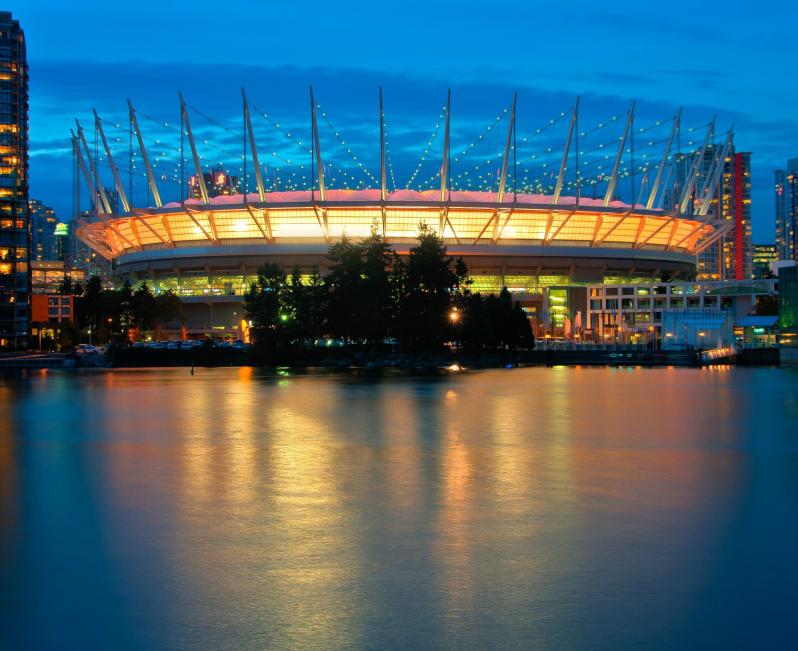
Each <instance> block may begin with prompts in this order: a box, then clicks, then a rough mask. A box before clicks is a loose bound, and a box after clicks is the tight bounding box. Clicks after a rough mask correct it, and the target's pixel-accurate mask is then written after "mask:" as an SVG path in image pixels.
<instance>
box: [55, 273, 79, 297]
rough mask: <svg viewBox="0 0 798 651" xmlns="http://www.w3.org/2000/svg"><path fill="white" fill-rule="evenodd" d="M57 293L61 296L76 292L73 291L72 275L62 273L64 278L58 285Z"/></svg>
mask: <svg viewBox="0 0 798 651" xmlns="http://www.w3.org/2000/svg"><path fill="white" fill-rule="evenodd" d="M58 293H59V294H61V295H63V296H66V295H69V294H75V293H77V292H76V291H75V285H74V284H73V283H72V276H67V275H64V279H63V280H62V281H61V285H60V286H59V287H58Z"/></svg>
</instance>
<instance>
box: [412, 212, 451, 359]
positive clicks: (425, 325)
mask: <svg viewBox="0 0 798 651" xmlns="http://www.w3.org/2000/svg"><path fill="white" fill-rule="evenodd" d="M465 271H466V270H465V265H464V264H456V263H455V262H454V261H453V260H452V258H450V257H449V256H448V255H447V252H446V246H445V244H444V243H443V240H442V239H441V238H440V237H439V236H438V235H437V234H436V233H435V231H433V230H432V229H430V228H429V227H428V226H427V225H426V224H423V223H422V224H419V234H418V244H417V245H416V246H415V247H413V248H412V249H411V250H410V255H409V256H408V260H407V270H406V278H405V282H406V286H405V292H404V295H403V296H402V298H401V306H400V309H401V317H400V318H401V330H402V336H403V338H404V341H403V343H404V344H405V345H406V346H408V347H409V348H411V349H421V350H432V349H435V348H437V347H439V346H440V345H441V344H442V343H443V342H444V341H446V340H447V339H448V338H450V336H451V328H450V323H451V321H450V312H451V308H452V307H453V306H454V305H455V303H454V299H455V297H456V296H457V294H458V293H459V292H460V289H461V286H462V285H463V283H464V282H465V280H466V277H465Z"/></svg>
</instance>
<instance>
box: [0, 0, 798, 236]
mask: <svg viewBox="0 0 798 651" xmlns="http://www.w3.org/2000/svg"><path fill="white" fill-rule="evenodd" d="M249 4H250V3H245V2H240V1H238V0H232V1H228V2H225V3H223V4H220V3H210V2H205V1H203V0H197V1H196V2H193V3H191V5H190V11H189V10H187V8H186V7H187V6H186V5H182V3H181V4H180V5H179V6H173V5H171V4H168V3H155V2H151V1H149V0H145V1H144V2H139V3H136V4H135V5H116V6H111V5H99V6H97V5H96V4H95V3H93V2H88V1H87V0H77V1H76V2H72V3H70V4H69V5H68V6H65V5H61V4H56V3H51V2H21V3H17V5H16V6H15V7H13V8H12V9H11V11H12V12H13V14H14V17H15V18H17V19H19V20H20V23H21V25H22V27H23V29H24V30H25V34H26V38H27V43H28V59H29V62H30V78H31V196H32V197H34V198H37V199H40V200H42V201H43V202H45V203H47V204H50V205H53V206H54V207H55V208H56V210H57V211H58V214H59V217H61V218H66V217H69V216H70V212H71V187H72V165H71V151H70V146H69V130H70V128H73V127H74V120H73V119H74V118H75V117H77V118H79V119H80V120H81V121H82V123H84V125H85V126H86V127H89V125H90V124H91V108H92V107H96V108H97V110H98V112H99V113H100V115H101V116H102V117H103V118H104V119H105V120H106V122H107V123H108V124H109V130H110V129H112V128H113V127H112V123H113V122H114V121H119V123H120V129H119V133H118V134H117V137H119V138H120V143H119V144H118V148H117V155H121V153H122V151H124V152H127V124H126V122H127V120H126V106H125V98H126V97H130V98H131V99H132V100H133V101H134V102H135V103H136V106H137V108H138V109H139V110H141V111H142V112H143V113H147V114H149V115H153V116H154V117H156V118H157V119H159V120H164V121H171V122H177V121H178V111H177V98H176V92H177V90H182V91H183V92H184V93H185V95H186V98H187V101H188V102H189V103H190V104H191V105H192V106H195V107H197V108H198V109H200V110H202V111H203V112H207V115H208V116H210V117H212V118H214V119H216V120H218V121H219V122H220V123H222V124H223V125H224V126H225V127H226V128H227V129H228V130H229V132H228V133H225V132H224V131H222V130H221V128H219V129H217V130H216V132H215V133H214V132H213V131H212V130H209V131H208V135H209V141H210V142H216V143H220V144H221V145H223V146H224V147H225V148H226V149H227V151H228V153H229V150H230V148H236V141H235V135H234V134H235V132H236V129H240V126H236V125H237V124H240V117H237V116H239V115H240V99H239V90H238V89H239V87H240V86H241V85H245V86H246V87H247V90H248V92H249V94H250V96H251V99H252V101H253V102H254V103H255V104H256V105H257V106H258V107H259V108H261V109H263V110H264V111H266V112H268V113H269V114H270V115H273V116H274V117H275V119H277V120H280V121H282V123H283V124H284V125H286V126H287V127H288V128H295V129H296V133H302V132H303V131H304V133H305V135H306V132H307V127H306V126H305V125H306V124H307V112H308V105H307V86H308V84H313V85H314V88H315V89H317V100H318V101H319V103H321V104H322V105H323V106H325V107H327V108H329V114H330V118H331V119H332V120H334V121H335V127H336V129H340V132H341V133H342V134H343V136H345V137H346V141H347V143H348V144H351V146H352V147H353V148H355V147H357V148H358V151H357V152H356V153H358V154H360V156H361V159H362V160H364V161H366V163H369V162H372V161H373V160H374V153H375V152H374V147H370V143H371V141H372V140H374V139H375V137H376V135H375V134H376V92H377V87H378V86H379V85H382V86H383V87H384V91H385V100H386V116H387V119H388V122H389V130H390V131H389V135H391V136H392V137H393V138H394V141H393V147H394V151H393V155H394V162H395V164H396V167H397V168H401V170H402V175H401V176H403V177H404V178H407V176H408V173H407V172H408V171H412V169H413V168H414V167H415V164H416V161H417V160H418V157H419V156H420V155H421V153H422V152H423V150H424V148H425V145H426V142H427V139H428V138H429V134H430V133H431V131H432V129H433V128H434V126H435V123H436V120H437V117H438V114H439V112H440V107H441V105H442V104H443V101H444V98H445V93H446V89H447V88H448V87H451V88H452V92H453V109H452V121H453V124H452V129H453V143H452V150H453V151H455V150H456V149H457V147H458V146H460V147H462V146H467V143H468V142H469V141H471V140H473V138H474V137H475V136H476V134H478V133H480V132H481V131H482V130H483V127H484V126H485V125H486V124H489V123H490V121H491V119H493V118H495V116H497V115H501V111H502V110H503V108H504V107H506V106H507V105H508V104H509V102H510V99H511V97H512V93H513V92H514V91H516V90H517V91H518V92H519V124H518V130H519V134H521V133H524V132H525V129H526V130H527V131H530V132H534V128H535V127H536V126H539V124H540V120H541V119H544V118H546V117H555V116H557V115H559V113H560V112H561V111H564V110H567V109H568V108H569V107H570V105H571V104H572V103H573V99H574V97H575V95H577V94H581V95H582V102H583V106H584V116H585V118H584V119H585V122H586V123H587V125H590V124H591V123H592V122H595V121H598V120H602V119H606V118H607V117H608V116H610V115H618V114H621V115H622V114H624V113H625V111H626V108H627V107H628V105H629V103H630V101H631V100H632V99H633V98H637V99H638V102H639V113H638V116H639V119H638V122H637V124H649V122H648V120H649V119H652V120H653V119H664V118H667V117H669V116H671V115H673V113H674V112H675V110H676V108H677V107H678V106H680V105H683V106H684V107H685V108H684V119H683V124H685V125H694V124H695V125H699V124H705V123H706V122H707V121H708V120H709V119H710V118H711V116H712V115H713V114H715V113H717V115H718V131H719V132H720V133H722V132H724V131H725V130H726V129H727V128H728V126H729V125H730V124H731V123H735V125H736V126H735V134H736V135H735V144H736V146H737V149H738V151H752V152H753V231H754V241H756V242H760V241H771V240H772V239H773V238H774V234H773V231H774V226H773V213H774V207H773V203H774V202H773V196H772V188H773V170H774V169H776V168H779V167H783V166H784V164H785V163H786V160H787V159H788V158H791V157H795V156H798V117H797V116H796V113H795V106H798V75H797V74H796V72H795V70H794V61H793V60H792V59H791V57H789V56H788V55H787V53H788V51H789V50H790V48H791V46H792V41H791V39H792V38H794V29H795V25H796V24H798V8H796V7H795V6H785V7H780V8H779V11H778V16H777V17H776V18H777V19H774V16H773V15H772V13H773V12H768V11H763V10H762V9H761V8H760V7H756V6H746V7H737V6H732V5H729V4H728V3H725V2H717V1H712V2H705V3H690V4H688V3H682V2H674V3H670V4H669V5H668V11H667V12H666V13H663V12H661V11H660V10H657V9H655V8H654V7H648V6H644V5H641V4H639V3H635V4H630V5H629V6H625V4H622V3H615V4H613V5H612V6H611V7H608V8H606V9H604V8H600V7H597V6H596V5H595V3H589V2H572V3H569V5H568V9H567V10H566V9H565V8H559V7H551V6H545V5H544V4H542V3H509V4H505V5H503V6H502V7H501V9H500V10H497V9H495V8H493V7H491V6H488V5H487V4H485V3H474V2H458V3H451V2H439V3H424V4H422V3H418V2H413V1H410V2H404V3H402V4H401V5H400V4H396V5H392V6H385V5H378V4H373V3H349V4H348V5H347V6H346V7H336V6H333V5H331V4H328V3H318V2H314V1H311V2H306V3H303V4H302V6H301V7H299V6H298V5H286V6H269V7H268V8H267V7H257V8H253V7H250V6H248V5H249ZM236 120H238V122H236ZM122 121H124V124H122ZM196 122H197V127H196V128H197V129H198V130H200V131H201V130H202V129H210V127H212V126H213V124H212V123H210V122H208V123H207V124H206V125H203V124H202V120H199V119H197V120H196ZM154 126H155V125H152V126H151V125H149V124H147V125H142V127H143V128H144V129H145V130H147V131H148V133H151V134H152V137H153V138H161V139H163V140H164V141H165V140H168V137H169V131H168V130H165V131H164V133H162V134H160V135H159V134H158V133H157V132H156V131H155V129H154V128H153V127H154ZM267 127H268V125H267V124H266V123H265V122H263V123H262V124H261V127H260V128H261V129H266V128H267ZM87 130H88V129H87ZM497 131H498V130H497ZM261 133H262V134H263V135H262V138H263V139H264V140H266V139H267V138H268V137H269V135H270V133H269V132H267V131H266V130H263V131H261ZM275 133H276V132H275ZM455 134H457V136H455ZM326 137H327V138H328V142H326V143H323V145H322V149H323V150H324V149H325V147H326V148H327V151H329V152H330V155H331V157H333V156H334V157H335V158H338V159H341V160H343V161H344V162H345V161H346V158H347V153H346V152H345V151H343V149H342V148H339V149H338V150H337V151H336V150H335V147H337V146H338V143H336V142H335V139H334V137H333V136H332V135H331V133H330V134H327V136H326ZM658 137H659V136H658ZM211 139H212V140H211ZM225 139H227V140H225ZM552 139H553V140H552V143H556V142H557V139H556V137H555V136H552ZM497 142H498V140H497ZM259 144H260V143H259ZM271 144H272V143H271V142H268V143H267V142H264V143H263V144H262V145H261V146H262V147H264V149H265V148H267V145H268V147H269V148H272V149H273V147H272V146H271ZM286 144H288V145H289V148H288V149H287V150H285V151H286V152H288V151H290V143H289V142H288V141H287V140H283V141H275V143H274V146H275V147H283V146H286ZM559 146H560V147H561V144H560V145H559ZM641 146H642V144H641ZM363 147H367V148H368V147H370V151H361V150H362V148H363ZM685 148H686V147H683V149H685ZM530 151H531V150H530ZM205 152H206V153H205V156H204V159H205V162H207V163H211V162H212V161H213V156H214V155H215V154H214V153H213V150H212V149H206V150H205ZM297 152H300V150H299V149H294V156H296V155H297ZM300 153H301V152H300ZM435 154H436V152H432V153H431V154H430V156H429V159H430V160H429V161H428V162H427V167H426V168H425V173H426V172H427V171H429V172H430V173H432V174H434V172H435V167H434V163H433V160H434V158H435ZM519 154H520V152H519ZM225 155H227V154H225ZM286 155H288V154H287V153H286ZM280 157H283V158H284V157H285V156H284V155H283V150H282V149H280V150H279V151H276V152H275V160H278V159H279V158H280ZM125 158H126V153H125ZM125 162H126V161H125ZM264 162H265V163H266V164H267V165H268V161H264ZM370 171H371V173H372V174H376V173H377V172H378V170H375V169H374V166H373V165H371V170H370ZM398 171H399V169H397V172H398ZM361 178H362V177H361ZM397 182H399V183H401V181H400V180H399V179H397ZM136 187H137V188H138V187H139V186H138V185H137V186H136ZM141 187H142V188H143V185H142V186H141ZM142 199H143V195H142Z"/></svg>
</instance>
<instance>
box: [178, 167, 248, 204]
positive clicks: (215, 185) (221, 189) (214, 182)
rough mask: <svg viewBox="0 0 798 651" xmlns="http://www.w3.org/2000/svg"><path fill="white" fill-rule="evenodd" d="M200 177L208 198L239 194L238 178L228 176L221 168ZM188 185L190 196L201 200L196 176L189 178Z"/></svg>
mask: <svg viewBox="0 0 798 651" xmlns="http://www.w3.org/2000/svg"><path fill="white" fill-rule="evenodd" d="M202 177H203V179H204V180H205V189H206V190H207V191H208V196H209V197H219V196H221V195H231V194H237V193H238V192H239V189H238V177H237V176H233V175H232V174H228V173H227V172H225V171H224V170H223V169H222V168H221V167H217V168H216V169H215V170H213V171H211V172H205V173H204V174H203V175H202ZM188 185H189V188H190V189H191V194H192V196H193V197H194V198H195V199H202V191H201V190H200V186H199V183H198V179H197V175H196V174H194V175H193V176H190V177H189V179H188Z"/></svg>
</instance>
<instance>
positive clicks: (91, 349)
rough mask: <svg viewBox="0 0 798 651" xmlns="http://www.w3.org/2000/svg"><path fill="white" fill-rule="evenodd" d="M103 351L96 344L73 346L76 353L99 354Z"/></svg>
mask: <svg viewBox="0 0 798 651" xmlns="http://www.w3.org/2000/svg"><path fill="white" fill-rule="evenodd" d="M102 352H103V351H102V350H100V349H99V348H98V347H97V346H91V345H89V344H78V345H77V346H75V354H76V355H99V354H101V353H102Z"/></svg>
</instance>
